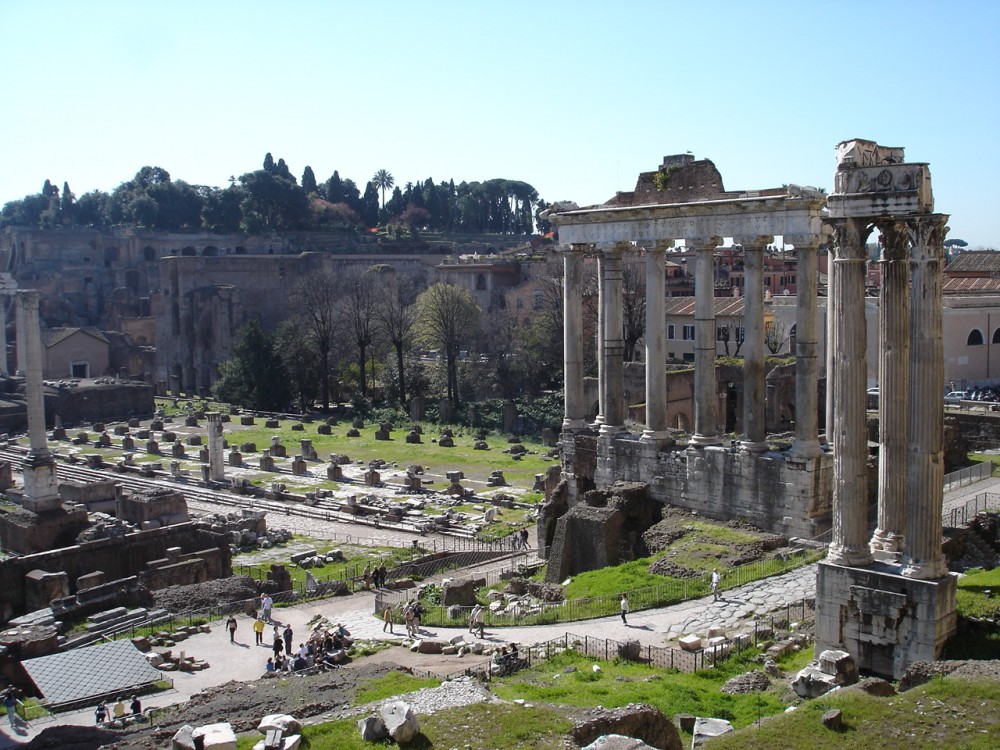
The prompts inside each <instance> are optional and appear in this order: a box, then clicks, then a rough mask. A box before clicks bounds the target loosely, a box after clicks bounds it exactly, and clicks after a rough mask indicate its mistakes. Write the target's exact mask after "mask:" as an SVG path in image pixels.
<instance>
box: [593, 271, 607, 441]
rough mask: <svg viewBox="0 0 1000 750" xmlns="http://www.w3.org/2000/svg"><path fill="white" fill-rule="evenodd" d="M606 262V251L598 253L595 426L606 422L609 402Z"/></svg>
mask: <svg viewBox="0 0 1000 750" xmlns="http://www.w3.org/2000/svg"><path fill="white" fill-rule="evenodd" d="M605 266H606V263H605V259H604V253H601V252H598V253H597V331H596V336H597V341H596V342H595V345H594V353H595V354H596V355H597V416H595V417H594V424H593V426H594V427H595V428H597V427H600V426H601V425H602V424H604V410H605V409H606V408H607V404H606V403H605V402H604V396H605V389H604V378H605V377H606V376H607V370H606V369H605V365H604V327H605V326H606V325H607V319H606V318H605V317H604V298H605V297H606V296H607V293H606V292H605V290H604V269H605Z"/></svg>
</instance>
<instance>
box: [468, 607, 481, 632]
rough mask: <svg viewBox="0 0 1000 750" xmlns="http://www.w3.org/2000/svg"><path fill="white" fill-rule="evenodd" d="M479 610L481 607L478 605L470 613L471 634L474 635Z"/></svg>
mask: <svg viewBox="0 0 1000 750" xmlns="http://www.w3.org/2000/svg"><path fill="white" fill-rule="evenodd" d="M479 609H480V607H479V605H478V604H477V605H476V606H474V607H473V608H472V611H471V612H469V632H470V633H474V632H475V631H476V615H478V614H479Z"/></svg>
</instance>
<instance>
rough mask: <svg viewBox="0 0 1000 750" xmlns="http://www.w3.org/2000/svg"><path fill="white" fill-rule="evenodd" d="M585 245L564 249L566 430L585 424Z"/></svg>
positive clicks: (564, 418)
mask: <svg viewBox="0 0 1000 750" xmlns="http://www.w3.org/2000/svg"><path fill="white" fill-rule="evenodd" d="M583 247H584V246H582V245H572V246H571V247H570V250H569V251H568V252H563V381H564V385H563V391H564V396H563V398H564V409H565V414H564V417H563V430H578V429H581V428H583V427H584V415H585V414H586V410H587V409H586V404H585V402H584V397H583Z"/></svg>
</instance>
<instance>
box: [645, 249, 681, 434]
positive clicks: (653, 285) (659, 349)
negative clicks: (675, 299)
mask: <svg viewBox="0 0 1000 750" xmlns="http://www.w3.org/2000/svg"><path fill="white" fill-rule="evenodd" d="M673 244H674V242H673V240H665V241H660V242H657V243H655V245H654V246H653V247H651V248H647V250H646V337H645V338H646V429H645V430H644V431H643V433H642V438H641V440H642V442H644V443H653V444H655V445H657V446H660V445H662V444H664V443H665V442H666V441H668V440H669V439H670V433H669V431H668V430H667V352H666V336H667V331H666V328H667V323H666V310H665V307H666V305H665V301H664V300H665V298H666V294H667V282H666V266H665V265H664V259H665V251H666V249H667V248H668V247H672V246H673Z"/></svg>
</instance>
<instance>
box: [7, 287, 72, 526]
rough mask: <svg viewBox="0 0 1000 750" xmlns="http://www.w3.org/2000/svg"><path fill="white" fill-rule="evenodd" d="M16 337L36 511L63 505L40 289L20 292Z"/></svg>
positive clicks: (28, 500) (27, 487)
mask: <svg viewBox="0 0 1000 750" xmlns="http://www.w3.org/2000/svg"><path fill="white" fill-rule="evenodd" d="M17 323H18V330H17V340H18V342H19V344H20V347H19V349H18V352H19V354H23V362H18V366H19V367H21V368H22V369H23V370H24V391H25V401H26V404H27V408H28V455H27V456H25V458H24V461H23V463H22V475H23V478H24V499H23V504H24V507H25V508H27V509H28V510H32V511H35V512H39V511H43V510H51V509H53V508H58V507H59V506H60V505H61V501H60V499H59V481H58V479H57V477H56V464H55V459H54V458H53V457H52V453H51V452H50V451H49V446H48V441H47V440H46V436H45V392H44V390H43V387H42V333H41V327H40V325H39V323H38V292H37V291H35V290H22V291H18V292H17Z"/></svg>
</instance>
